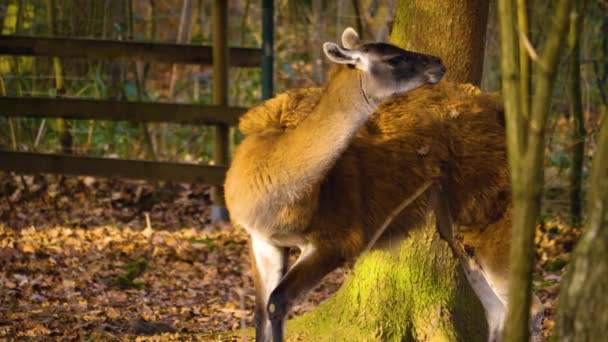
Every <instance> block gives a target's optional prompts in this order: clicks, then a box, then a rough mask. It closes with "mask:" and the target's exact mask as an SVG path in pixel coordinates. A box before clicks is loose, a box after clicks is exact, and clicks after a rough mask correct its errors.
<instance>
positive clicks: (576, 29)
mask: <svg viewBox="0 0 608 342" xmlns="http://www.w3.org/2000/svg"><path fill="white" fill-rule="evenodd" d="M584 12H585V5H584V0H578V1H577V5H576V11H575V12H573V15H572V16H571V19H570V32H569V33H568V49H569V53H570V58H569V65H568V67H569V70H568V99H569V100H570V115H571V116H572V125H573V127H572V141H573V146H572V169H571V171H570V172H571V173H570V216H571V223H572V225H573V226H579V225H580V224H581V222H582V212H581V208H582V203H581V202H582V201H581V192H582V190H581V186H582V182H583V166H584V159H585V133H586V130H585V118H584V116H583V102H582V95H581V56H580V54H581V47H580V35H581V29H582V24H583V14H584Z"/></svg>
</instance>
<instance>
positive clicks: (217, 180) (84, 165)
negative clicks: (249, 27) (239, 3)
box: [0, 0, 272, 204]
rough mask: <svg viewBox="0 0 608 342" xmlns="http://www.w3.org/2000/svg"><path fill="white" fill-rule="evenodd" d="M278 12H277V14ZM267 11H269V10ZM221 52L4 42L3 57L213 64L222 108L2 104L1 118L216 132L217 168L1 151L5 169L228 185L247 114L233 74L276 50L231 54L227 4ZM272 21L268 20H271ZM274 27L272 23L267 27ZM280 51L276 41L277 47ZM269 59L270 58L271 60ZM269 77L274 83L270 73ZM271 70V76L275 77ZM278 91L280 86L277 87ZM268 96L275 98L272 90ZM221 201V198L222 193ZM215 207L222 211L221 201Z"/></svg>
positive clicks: (217, 26) (219, 17) (33, 100)
mask: <svg viewBox="0 0 608 342" xmlns="http://www.w3.org/2000/svg"><path fill="white" fill-rule="evenodd" d="M270 10H272V7H270ZM264 11H267V8H266V7H265V8H264ZM213 15H214V18H213V19H214V25H213V31H214V32H213V36H214V40H213V46H201V45H186V44H165V43H149V42H126V41H110V40H99V39H77V38H57V37H25V36H14V35H13V36H6V35H0V55H20V56H51V57H63V58H87V59H121V58H123V59H136V60H148V61H159V62H167V63H190V64H203V65H205V64H206V65H210V64H213V72H214V89H213V93H214V103H215V105H208V106H203V105H186V104H168V103H150V102H124V101H111V100H91V99H86V100H85V99H68V98H41V97H27V98H25V97H0V115H4V116H10V117H56V118H66V119H86V120H126V121H134V122H172V123H180V124H203V125H215V126H216V127H218V128H217V129H216V139H215V149H214V150H215V151H216V152H215V153H216V154H217V155H215V156H214V158H215V160H216V163H215V164H216V165H217V166H210V165H196V164H186V163H170V162H155V161H141V160H124V159H110V158H93V157H85V156H73V155H63V154H43V153H32V152H18V151H0V170H4V171H11V172H17V173H57V174H71V175H91V176H99V177H126V178H136V179H149V180H164V181H169V180H170V181H182V182H194V181H200V182H205V183H207V184H210V185H217V186H221V185H222V184H223V180H224V174H225V172H226V169H227V164H228V158H227V151H228V147H227V146H228V141H227V134H226V132H227V127H228V126H230V125H235V124H236V123H237V121H238V117H239V115H240V114H242V113H243V112H244V111H245V110H246V109H245V108H238V107H230V106H228V105H227V93H228V89H227V88H228V82H227V75H228V67H260V66H261V65H262V59H263V57H264V60H265V61H268V60H270V61H271V60H272V46H271V45H270V49H268V48H267V46H268V44H267V42H265V49H264V52H262V50H261V49H255V48H241V47H231V48H228V47H227V42H226V40H227V33H226V31H227V20H228V19H227V16H228V13H227V5H226V1H224V0H216V1H215V3H214V12H213ZM267 17H270V20H272V15H270V16H269V15H267V14H266V15H265V18H267ZM265 25H266V26H268V25H267V23H265ZM270 44H272V42H271V43H270ZM263 53H264V54H266V55H268V54H270V55H269V56H263ZM264 69H266V70H265V71H264V72H263V75H262V78H263V80H266V81H263V82H265V83H269V82H268V81H267V79H270V80H271V79H272V68H271V67H270V69H269V68H268V67H265V68H264ZM268 70H270V74H269V72H268ZM270 84H272V83H271V82H270ZM266 92H267V93H268V91H267V90H266ZM220 194H221V191H220ZM214 202H217V203H220V204H221V199H216V200H215V201H214Z"/></svg>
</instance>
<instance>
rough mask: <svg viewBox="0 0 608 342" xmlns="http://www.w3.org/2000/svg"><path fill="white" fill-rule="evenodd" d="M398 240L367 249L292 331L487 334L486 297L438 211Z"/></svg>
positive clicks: (383, 337)
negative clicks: (438, 222) (476, 288)
mask: <svg viewBox="0 0 608 342" xmlns="http://www.w3.org/2000/svg"><path fill="white" fill-rule="evenodd" d="M389 244H390V243H389ZM392 247H393V248H387V249H384V250H377V251H374V252H371V253H369V254H367V255H365V256H363V257H361V259H360V260H359V261H358V262H357V264H356V266H355V269H354V273H353V274H352V276H351V277H350V278H349V279H347V281H346V282H345V283H344V285H343V286H342V288H341V289H340V290H339V291H338V292H337V293H336V294H335V295H334V296H333V297H332V298H330V299H329V300H328V301H326V302H325V303H323V304H322V305H320V306H319V307H318V308H317V309H316V310H313V311H312V312H310V313H308V314H306V315H304V316H302V317H299V318H296V319H294V320H293V321H290V322H289V323H288V325H287V336H288V337H289V338H290V339H297V338H303V339H304V340H306V341H329V340H333V341H371V340H379V341H485V340H486V338H487V324H486V320H485V317H484V314H483V309H482V307H481V304H480V303H479V300H478V299H477V297H476V296H475V294H474V292H473V290H472V289H471V288H470V287H469V285H468V283H467V281H466V278H465V276H464V273H463V271H462V267H461V266H460V265H459V264H458V262H457V260H456V259H455V258H454V256H453V254H452V252H451V251H450V250H449V248H448V247H447V244H446V243H445V242H444V241H442V240H441V239H440V238H439V236H438V234H437V233H436V232H435V229H434V223H433V222H432V220H431V217H429V223H428V224H427V225H426V226H425V227H423V228H420V229H416V230H415V231H413V232H412V233H411V234H410V237H409V238H408V239H406V240H405V241H403V242H395V243H394V246H392Z"/></svg>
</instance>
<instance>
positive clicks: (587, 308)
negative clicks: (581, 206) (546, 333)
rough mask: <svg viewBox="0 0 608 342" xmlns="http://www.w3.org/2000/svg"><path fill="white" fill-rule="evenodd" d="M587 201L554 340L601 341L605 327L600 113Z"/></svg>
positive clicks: (606, 151)
mask: <svg viewBox="0 0 608 342" xmlns="http://www.w3.org/2000/svg"><path fill="white" fill-rule="evenodd" d="M602 126H603V127H602V130H601V132H600V134H599V137H598V143H597V151H596V153H595V157H594V160H593V168H592V171H591V180H590V182H589V196H588V198H587V207H588V215H587V217H588V222H587V230H586V232H585V235H583V238H582V239H581V241H580V242H579V243H578V246H577V247H576V251H575V253H574V256H573V259H572V261H571V263H570V265H569V266H568V271H567V273H566V276H565V277H564V280H563V283H562V289H561V293H560V299H559V302H560V305H559V308H558V312H557V319H556V330H555V332H554V334H555V337H556V338H557V339H556V341H564V342H570V341H603V340H605V339H606V327H607V326H608V310H606V307H607V306H608V297H607V296H606V291H608V119H607V118H606V114H604V120H603V124H602Z"/></svg>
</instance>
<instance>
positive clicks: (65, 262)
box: [0, 174, 580, 341]
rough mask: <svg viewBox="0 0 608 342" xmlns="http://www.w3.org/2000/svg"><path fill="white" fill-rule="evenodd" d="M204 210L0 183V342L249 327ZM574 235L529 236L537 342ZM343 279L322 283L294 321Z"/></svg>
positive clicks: (561, 230) (550, 231) (137, 197)
mask: <svg viewBox="0 0 608 342" xmlns="http://www.w3.org/2000/svg"><path fill="white" fill-rule="evenodd" d="M208 205H209V189H208V187H206V186H204V185H198V184H170V183H149V182H143V181H117V180H101V179H95V178H91V177H55V176H45V177H43V176H36V177H32V176H24V177H17V176H8V175H6V174H0V289H2V291H0V340H5V339H6V340H19V341H21V340H36V341H38V340H53V341H55V340H83V341H98V340H110V341H114V340H115V341H123V340H142V341H143V340H216V337H212V336H213V335H212V334H213V333H217V332H223V331H232V330H238V329H241V328H244V327H251V326H252V318H253V314H252V309H253V298H254V297H253V284H252V280H251V272H250V268H249V262H248V255H249V250H248V245H247V236H246V235H245V234H244V232H242V231H239V230H236V229H234V228H232V227H231V226H229V225H221V226H217V225H212V224H210V223H209V208H208ZM558 211H559V210H558ZM551 216H552V215H551ZM579 235H580V231H579V230H578V229H571V228H570V227H568V226H567V225H564V224H562V222H561V220H559V219H554V218H547V220H546V221H545V222H544V224H542V225H539V226H538V229H537V234H536V251H537V256H538V258H537V265H536V272H535V278H534V279H535V280H534V287H535V291H536V293H537V294H538V296H539V297H540V298H541V300H542V302H543V305H544V308H545V314H546V319H545V321H544V323H543V326H544V331H543V333H544V335H545V337H547V336H548V335H549V334H550V332H551V330H552V328H553V316H554V312H555V308H556V303H557V302H556V298H557V294H558V291H559V283H560V280H561V277H562V273H563V269H564V266H565V265H566V263H567V261H568V258H569V255H570V252H571V251H572V249H573V247H574V244H575V242H576V240H577V239H578V237H579ZM347 272H348V269H339V270H337V271H335V272H333V273H332V274H331V275H329V276H328V277H326V278H325V280H324V281H323V283H322V284H321V285H320V286H318V287H317V288H316V289H315V291H314V292H313V293H311V294H310V295H309V296H308V297H307V299H306V300H305V301H304V302H303V303H301V304H300V305H298V306H297V307H296V308H295V310H293V311H294V312H293V313H292V315H297V314H301V313H303V312H306V311H307V310H309V309H310V308H312V307H314V306H315V305H317V304H318V303H320V302H321V301H323V300H324V299H326V298H327V297H328V296H329V295H331V294H332V293H333V292H335V291H336V290H337V289H338V288H339V286H340V284H341V283H342V281H343V279H344V276H345V273H347Z"/></svg>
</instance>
